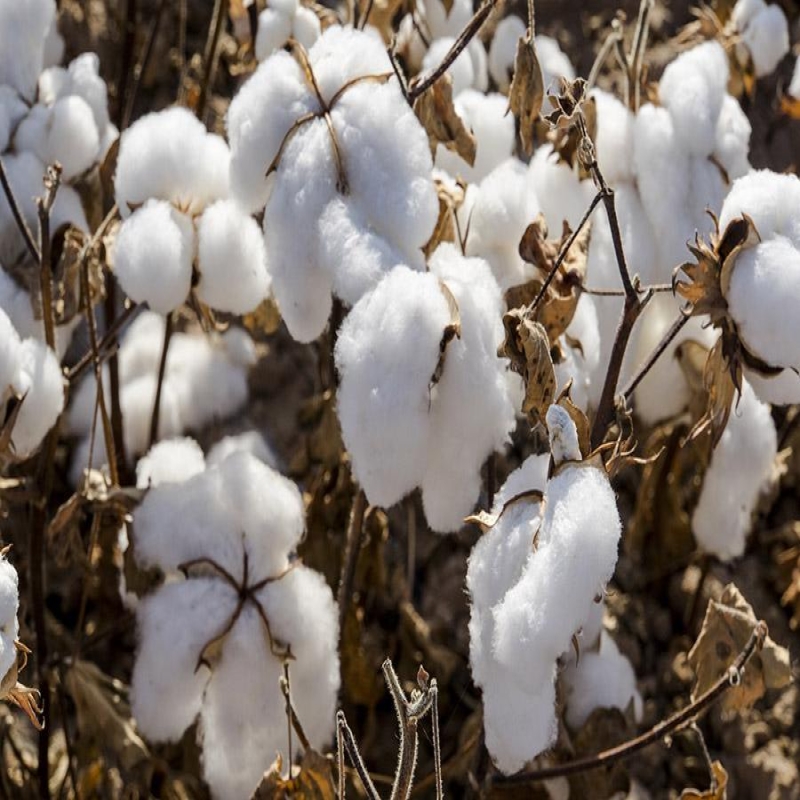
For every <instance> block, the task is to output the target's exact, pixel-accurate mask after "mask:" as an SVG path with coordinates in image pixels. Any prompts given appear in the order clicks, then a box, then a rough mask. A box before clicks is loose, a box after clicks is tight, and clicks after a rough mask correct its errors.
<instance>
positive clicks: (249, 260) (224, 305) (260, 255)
mask: <svg viewBox="0 0 800 800" xmlns="http://www.w3.org/2000/svg"><path fill="white" fill-rule="evenodd" d="M197 263H198V268H199V270H200V282H199V284H198V285H197V295H198V297H199V298H200V299H201V300H202V301H203V302H204V303H207V304H208V305H209V306H211V307H212V308H216V309H218V310H220V311H228V312H230V313H233V314H245V313H247V312H248V311H252V310H253V309H254V308H256V306H258V304H259V303H260V302H261V301H262V300H263V299H264V298H265V297H266V296H267V294H268V292H269V276H268V275H267V257H266V251H265V248H264V237H263V236H262V234H261V231H260V230H259V227H258V224H257V223H256V221H255V220H254V219H253V218H252V217H250V216H248V215H247V214H246V213H245V212H244V211H242V210H241V209H240V208H239V206H238V205H237V204H236V203H235V202H234V201H233V200H218V201H217V202H216V203H214V204H212V205H210V206H209V207H208V208H207V209H206V210H205V211H204V212H203V215H202V216H201V217H200V221H199V223H198V226H197Z"/></svg>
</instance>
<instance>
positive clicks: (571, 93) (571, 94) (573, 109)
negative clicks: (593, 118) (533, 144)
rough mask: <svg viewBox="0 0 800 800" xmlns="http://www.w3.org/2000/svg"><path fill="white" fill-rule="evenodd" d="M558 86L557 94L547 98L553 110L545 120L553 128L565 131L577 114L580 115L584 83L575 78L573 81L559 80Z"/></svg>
mask: <svg viewBox="0 0 800 800" xmlns="http://www.w3.org/2000/svg"><path fill="white" fill-rule="evenodd" d="M559 84H560V86H559V92H558V94H550V95H548V96H547V99H548V100H549V101H550V105H551V106H552V107H553V110H552V111H551V112H550V113H549V114H548V115H547V116H546V117H545V119H546V120H547V121H548V122H549V123H550V125H551V126H552V127H554V128H564V129H566V128H568V127H569V126H570V125H572V123H573V122H575V120H576V119H577V116H578V114H580V113H582V110H583V104H584V102H585V101H586V81H585V80H584V79H583V78H576V79H575V80H573V81H569V80H567V79H566V78H559Z"/></svg>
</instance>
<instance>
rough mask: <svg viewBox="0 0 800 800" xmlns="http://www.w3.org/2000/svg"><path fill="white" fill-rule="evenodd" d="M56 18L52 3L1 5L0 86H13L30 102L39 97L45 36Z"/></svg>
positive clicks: (32, 0)
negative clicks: (38, 83) (37, 88)
mask: <svg viewBox="0 0 800 800" xmlns="http://www.w3.org/2000/svg"><path fill="white" fill-rule="evenodd" d="M55 16H56V4H55V3H54V2H53V0H19V1H18V2H14V0H6V2H2V3H0V84H7V85H8V86H11V87H12V88H13V89H14V90H16V91H17V92H18V93H19V94H20V95H22V97H24V98H25V99H26V100H29V101H32V100H33V99H34V95H35V94H36V81H37V79H38V78H39V73H40V72H41V71H42V67H43V66H44V48H45V40H46V35H47V33H48V30H49V29H50V28H51V26H52V25H53V22H54V20H55Z"/></svg>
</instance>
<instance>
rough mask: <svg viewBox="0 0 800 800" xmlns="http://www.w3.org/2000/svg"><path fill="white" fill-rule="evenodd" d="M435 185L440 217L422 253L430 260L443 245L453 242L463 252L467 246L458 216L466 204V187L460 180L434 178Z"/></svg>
mask: <svg viewBox="0 0 800 800" xmlns="http://www.w3.org/2000/svg"><path fill="white" fill-rule="evenodd" d="M433 184H434V186H435V187H436V195H437V197H438V198H439V216H438V217H437V219H436V226H435V227H434V229H433V233H432V234H431V238H430V239H429V240H428V243H427V244H426V245H425V247H423V248H422V252H423V253H424V254H425V257H426V258H428V257H429V256H430V255H431V253H433V251H434V250H436V248H437V247H438V246H439V245H440V244H441V243H442V242H452V243H454V244H458V245H459V247H460V248H461V250H462V251H463V250H464V246H465V244H466V242H465V241H463V240H462V236H464V238H466V236H465V235H464V234H461V233H460V231H459V226H458V220H457V218H456V214H457V213H458V209H459V208H461V206H462V205H463V204H464V197H465V196H466V185H465V184H464V183H462V182H461V181H460V180H458V181H455V182H450V181H445V180H441V179H440V178H434V179H433Z"/></svg>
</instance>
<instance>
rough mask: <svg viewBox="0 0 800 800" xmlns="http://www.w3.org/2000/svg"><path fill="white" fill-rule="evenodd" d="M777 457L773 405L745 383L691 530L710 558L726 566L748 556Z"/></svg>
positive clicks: (707, 473)
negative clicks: (753, 527)
mask: <svg viewBox="0 0 800 800" xmlns="http://www.w3.org/2000/svg"><path fill="white" fill-rule="evenodd" d="M777 452H778V437H777V434H776V432H775V423H774V422H773V421H772V414H771V413H770V409H769V406H767V405H766V404H765V403H762V402H761V400H759V399H758V397H756V395H755V393H754V392H753V390H752V389H751V388H750V385H749V384H748V383H747V381H743V382H742V394H741V397H740V398H739V399H738V403H736V404H735V405H734V407H733V409H732V410H731V415H730V417H729V419H728V424H727V426H726V428H725V431H724V432H723V434H722V437H721V438H720V440H719V442H718V444H717V446H716V448H715V449H714V452H713V454H712V456H711V464H710V465H709V468H708V471H707V472H706V475H705V478H704V479H703V489H702V491H701V493H700V500H699V501H698V504H697V508H696V509H695V511H694V514H693V516H692V530H693V531H694V534H695V537H696V538H697V542H698V544H699V545H700V546H701V547H702V548H703V550H705V551H706V552H707V553H711V554H712V555H714V556H716V557H717V558H720V559H722V560H725V561H727V560H730V559H732V558H737V557H739V556H740V555H742V553H744V547H745V541H746V538H747V534H748V533H749V532H750V528H751V525H752V520H753V514H754V512H755V509H756V504H757V502H758V498H759V495H760V494H761V492H762V491H765V490H766V489H767V488H768V486H769V485H770V483H771V481H773V480H775V477H776V476H775V470H774V464H775V457H776V455H777Z"/></svg>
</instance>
